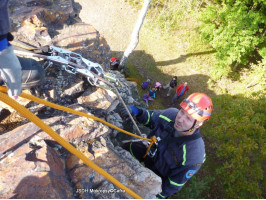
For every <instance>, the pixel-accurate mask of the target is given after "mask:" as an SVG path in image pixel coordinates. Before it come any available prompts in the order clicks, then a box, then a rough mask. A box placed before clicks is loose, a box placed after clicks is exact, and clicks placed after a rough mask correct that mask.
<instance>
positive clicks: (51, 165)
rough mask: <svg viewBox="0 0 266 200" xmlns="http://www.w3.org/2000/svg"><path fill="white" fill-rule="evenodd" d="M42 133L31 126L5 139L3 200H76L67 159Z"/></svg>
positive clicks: (0, 169)
mask: <svg viewBox="0 0 266 200" xmlns="http://www.w3.org/2000/svg"><path fill="white" fill-rule="evenodd" d="M38 130H39V129H38V128H36V126H33V125H32V124H30V125H28V124H27V125H24V126H22V127H18V128H17V129H15V130H13V131H11V132H9V133H7V134H8V135H6V134H4V135H1V152H2V153H3V154H2V156H1V158H0V198H5V199H7V198H23V199H28V198H37V199H38V198H44V197H45V198H73V189H72V187H71V184H70V182H69V181H68V180H67V176H66V172H65V161H64V159H62V158H61V157H60V155H59V154H58V152H57V151H55V150H54V149H52V148H51V147H49V146H48V145H47V144H46V143H45V142H44V140H42V139H41V138H39V137H38V136H37V135H36V132H38ZM10 134H11V135H12V139H10V137H8V136H10ZM34 140H35V141H38V143H37V144H36V143H34V142H33V141H34Z"/></svg>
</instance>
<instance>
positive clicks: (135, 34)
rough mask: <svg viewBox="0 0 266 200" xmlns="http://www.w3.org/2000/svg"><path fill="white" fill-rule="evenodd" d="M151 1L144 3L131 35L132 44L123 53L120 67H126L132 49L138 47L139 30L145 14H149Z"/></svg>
mask: <svg viewBox="0 0 266 200" xmlns="http://www.w3.org/2000/svg"><path fill="white" fill-rule="evenodd" d="M150 3H151V0H145V1H144V3H143V5H142V8H141V11H140V14H139V16H138V20H137V23H136V25H135V27H134V30H133V32H132V35H131V41H130V44H129V46H128V47H127V49H126V51H125V52H124V54H123V57H122V59H121V62H120V65H119V69H124V68H125V66H126V64H127V60H128V57H129V55H130V54H131V53H132V51H133V50H134V49H135V48H136V46H137V45H138V43H139V31H140V29H141V26H142V24H143V21H144V19H145V16H146V14H147V11H148V9H149V6H150Z"/></svg>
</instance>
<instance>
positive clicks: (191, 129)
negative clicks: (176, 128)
mask: <svg viewBox="0 0 266 200" xmlns="http://www.w3.org/2000/svg"><path fill="white" fill-rule="evenodd" d="M196 122H197V120H195V121H194V123H193V125H192V126H191V128H190V129H188V130H185V131H180V132H192V131H194V129H195V128H194V127H195V125H196Z"/></svg>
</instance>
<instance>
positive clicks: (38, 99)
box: [0, 86, 152, 142]
mask: <svg viewBox="0 0 266 200" xmlns="http://www.w3.org/2000/svg"><path fill="white" fill-rule="evenodd" d="M0 91H2V92H5V93H6V92H7V88H6V87H3V86H0ZM19 96H20V97H23V98H25V99H29V100H31V101H35V102H37V103H40V104H44V105H46V106H49V107H52V108H55V109H58V110H62V111H66V112H69V113H72V114H76V115H79V116H83V117H87V118H90V119H93V120H95V121H98V122H101V123H103V124H105V125H107V126H109V127H111V128H113V129H116V130H118V131H120V132H123V133H125V134H128V135H131V136H133V137H137V138H139V139H143V140H147V141H149V142H152V140H151V139H148V138H144V137H141V136H139V135H135V134H133V133H130V132H128V131H125V130H123V129H121V128H119V127H117V126H114V125H113V124H110V123H108V122H106V121H104V120H102V119H100V118H98V117H95V116H92V115H88V114H86V113H83V112H80V111H76V110H73V109H71V108H67V107H64V106H60V105H57V104H54V103H51V102H49V101H45V100H43V99H40V98H38V97H35V96H32V95H30V94H25V93H21V94H20V95H19Z"/></svg>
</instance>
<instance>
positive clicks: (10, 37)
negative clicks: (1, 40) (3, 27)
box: [6, 32, 14, 42]
mask: <svg viewBox="0 0 266 200" xmlns="http://www.w3.org/2000/svg"><path fill="white" fill-rule="evenodd" d="M6 39H7V41H9V42H10V41H13V40H14V36H13V35H12V34H11V33H10V32H8V33H7V36H6Z"/></svg>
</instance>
